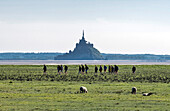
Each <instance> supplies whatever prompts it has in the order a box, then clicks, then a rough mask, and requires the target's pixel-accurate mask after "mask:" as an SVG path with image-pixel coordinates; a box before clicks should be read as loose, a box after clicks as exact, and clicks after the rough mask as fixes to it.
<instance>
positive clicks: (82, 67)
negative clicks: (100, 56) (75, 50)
mask: <svg viewBox="0 0 170 111" xmlns="http://www.w3.org/2000/svg"><path fill="white" fill-rule="evenodd" d="M81 70H82V73H83V74H84V65H81Z"/></svg>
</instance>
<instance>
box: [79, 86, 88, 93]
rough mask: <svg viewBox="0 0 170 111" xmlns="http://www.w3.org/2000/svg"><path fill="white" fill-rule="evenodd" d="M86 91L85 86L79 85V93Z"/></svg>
mask: <svg viewBox="0 0 170 111" xmlns="http://www.w3.org/2000/svg"><path fill="white" fill-rule="evenodd" d="M87 92H88V91H87V88H86V87H84V86H81V87H80V93H87Z"/></svg>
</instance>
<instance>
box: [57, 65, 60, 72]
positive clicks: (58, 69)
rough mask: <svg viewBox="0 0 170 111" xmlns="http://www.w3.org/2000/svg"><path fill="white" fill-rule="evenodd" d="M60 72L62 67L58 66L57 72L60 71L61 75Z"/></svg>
mask: <svg viewBox="0 0 170 111" xmlns="http://www.w3.org/2000/svg"><path fill="white" fill-rule="evenodd" d="M60 70H61V67H60V65H58V66H57V71H58V73H59V74H60Z"/></svg>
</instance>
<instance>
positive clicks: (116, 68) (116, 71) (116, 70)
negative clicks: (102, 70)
mask: <svg viewBox="0 0 170 111" xmlns="http://www.w3.org/2000/svg"><path fill="white" fill-rule="evenodd" d="M114 66H115V73H116V74H117V73H118V70H119V68H118V66H117V65H114Z"/></svg>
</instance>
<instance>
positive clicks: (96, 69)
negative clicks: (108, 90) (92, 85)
mask: <svg viewBox="0 0 170 111" xmlns="http://www.w3.org/2000/svg"><path fill="white" fill-rule="evenodd" d="M97 71H98V68H97V66H96V65H95V73H97Z"/></svg>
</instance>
